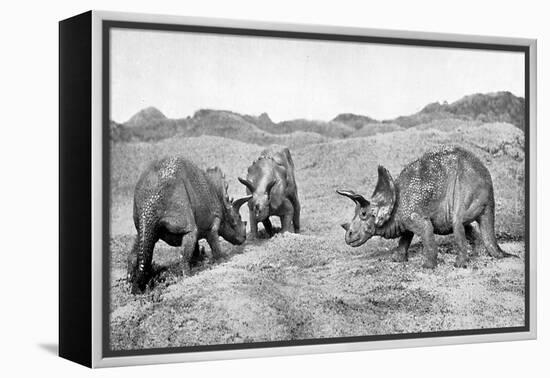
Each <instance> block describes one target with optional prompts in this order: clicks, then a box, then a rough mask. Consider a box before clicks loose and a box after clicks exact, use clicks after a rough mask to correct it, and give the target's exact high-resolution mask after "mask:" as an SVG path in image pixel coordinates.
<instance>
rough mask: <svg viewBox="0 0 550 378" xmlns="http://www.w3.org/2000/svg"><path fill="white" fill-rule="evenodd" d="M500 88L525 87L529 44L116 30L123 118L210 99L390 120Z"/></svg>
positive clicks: (177, 114) (117, 112) (323, 116)
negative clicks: (503, 48) (475, 46)
mask: <svg viewBox="0 0 550 378" xmlns="http://www.w3.org/2000/svg"><path fill="white" fill-rule="evenodd" d="M496 91H510V92H512V93H513V94H515V95H516V96H522V97H523V96H524V58H523V53H519V52H497V51H484V50H466V49H450V48H432V47H414V46H412V47H410V46H396V45H380V44H367V43H355V42H353V43H352V42H334V41H312V40H297V39H282V38H265V37H245V36H232V35H219V34H218V35H216V34H197V33H186V32H164V31H149V30H127V29H112V30H111V119H113V120H115V121H117V122H125V121H127V120H128V119H129V118H130V117H131V116H132V115H134V114H135V113H136V112H138V111H139V110H141V109H143V108H145V107H148V106H154V107H156V108H158V109H159V110H160V111H161V112H163V113H164V114H165V115H166V116H167V117H169V118H184V117H186V116H188V115H189V116H190V115H193V113H194V112H195V111H196V110H199V109H202V108H210V109H223V110H231V111H235V112H239V113H243V114H250V115H259V114H261V113H263V112H266V113H268V114H269V116H270V117H271V119H272V120H274V121H276V122H278V121H283V120H289V119H295V118H307V119H316V120H325V121H328V120H330V119H332V118H334V117H335V116H336V115H338V114H339V113H356V114H362V115H367V116H370V117H373V118H376V119H379V120H382V119H389V118H394V117H396V116H400V115H409V114H412V113H415V112H417V111H419V110H420V109H421V108H422V107H424V105H426V104H428V103H431V102H435V101H440V102H442V101H448V102H452V101H455V100H458V99H459V98H461V97H462V96H464V95H467V94H473V93H486V92H496Z"/></svg>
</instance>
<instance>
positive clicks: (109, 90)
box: [59, 11, 537, 367]
mask: <svg viewBox="0 0 550 378" xmlns="http://www.w3.org/2000/svg"><path fill="white" fill-rule="evenodd" d="M59 69H60V109H59V114H60V251H59V253H60V275H59V288H60V291H59V296H60V297H59V300H60V302H59V303H60V311H59V321H60V324H59V330H60V331H59V343H60V345H59V348H60V349H59V351H60V355H61V356H62V357H65V358H68V359H70V360H73V361H75V362H78V363H81V364H84V365H86V366H91V367H105V366H121V365H134V364H145V363H162V362H178V361H198V360H209V359H228V358H240V357H251V356H275V355H286V354H299V353H319V352H330V351H334V352H336V351H351V350H367V349H378V348H391V347H411V346H423V345H441V344H451V343H473V342H490V341H501V340H519V339H529V338H535V337H536V301H535V298H536V295H535V294H536V286H535V282H536V261H535V260H536V237H535V230H536V227H535V226H536V225H535V221H536V197H537V195H536V160H535V157H536V151H535V146H536V143H535V141H536V108H535V104H536V101H535V100H536V77H535V74H536V41H535V40H529V39H519V38H503V37H498V38H497V37H483V36H465V35H447V34H437V33H416V32H415V33H413V32H406V31H387V30H373V29H355V28H344V27H325V26H313V25H288V24H268V23H259V22H251V21H247V22H242V21H229V20H217V19H200V18H186V17H175V16H159V15H143V14H127V13H111V12H96V11H91V12H87V13H84V14H82V15H79V16H75V17H73V18H70V19H67V20H64V21H61V22H60V66H59Z"/></svg>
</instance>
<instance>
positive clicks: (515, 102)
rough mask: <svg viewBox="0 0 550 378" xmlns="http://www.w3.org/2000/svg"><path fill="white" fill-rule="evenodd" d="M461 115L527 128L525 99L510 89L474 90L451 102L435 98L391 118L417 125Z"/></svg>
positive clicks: (461, 116)
mask: <svg viewBox="0 0 550 378" xmlns="http://www.w3.org/2000/svg"><path fill="white" fill-rule="evenodd" d="M448 118H458V119H462V120H469V121H479V122H506V123H511V124H513V125H515V126H516V127H518V128H519V129H521V130H523V129H524V128H525V99H523V98H522V97H516V96H514V95H513V94H512V93H510V92H496V93H487V94H481V93H477V94H473V95H469V96H465V97H463V98H461V99H460V100H458V101H455V102H453V103H451V104H448V103H443V104H441V103H439V102H434V103H432V104H428V105H426V106H425V107H424V108H423V109H422V110H421V111H419V112H418V113H416V114H413V115H410V116H402V117H397V118H396V119H394V120H391V121H389V122H393V123H397V124H398V125H400V126H403V127H413V126H417V125H419V124H422V123H429V122H432V121H435V120H443V119H448Z"/></svg>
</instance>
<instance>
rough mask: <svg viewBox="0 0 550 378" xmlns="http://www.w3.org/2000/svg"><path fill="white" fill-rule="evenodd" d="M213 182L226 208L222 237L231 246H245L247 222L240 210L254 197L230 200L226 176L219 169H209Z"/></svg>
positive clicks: (220, 231) (208, 172)
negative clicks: (244, 220) (242, 217)
mask: <svg viewBox="0 0 550 378" xmlns="http://www.w3.org/2000/svg"><path fill="white" fill-rule="evenodd" d="M206 173H207V174H208V176H209V178H210V180H211V182H214V183H215V187H216V190H217V191H218V195H219V198H220V199H221V201H222V203H223V207H224V215H223V219H222V222H221V224H220V230H219V233H220V235H221V236H222V237H223V238H224V239H225V240H227V241H228V242H230V243H231V244H243V243H244V242H245V240H246V222H243V221H242V219H241V215H240V213H239V209H240V208H241V206H242V205H244V204H245V203H246V202H248V201H249V200H250V199H251V198H252V196H250V195H248V196H245V197H242V198H238V199H236V200H233V199H229V196H228V194H227V189H228V187H229V186H228V184H227V181H226V180H225V175H224V174H223V173H222V171H221V170H220V169H219V168H218V167H214V168H209V169H207V171H206Z"/></svg>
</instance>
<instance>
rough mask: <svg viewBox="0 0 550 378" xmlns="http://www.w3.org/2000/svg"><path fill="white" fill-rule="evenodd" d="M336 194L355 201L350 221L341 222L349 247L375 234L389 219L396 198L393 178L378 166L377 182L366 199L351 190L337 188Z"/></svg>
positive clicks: (357, 245)
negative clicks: (368, 198) (353, 213)
mask: <svg viewBox="0 0 550 378" xmlns="http://www.w3.org/2000/svg"><path fill="white" fill-rule="evenodd" d="M336 192H337V193H338V194H340V195H342V196H345V197H348V198H349V199H351V200H352V201H353V202H354V203H355V215H354V217H353V219H352V220H351V222H350V223H344V224H342V227H343V228H344V230H346V236H345V240H346V243H347V244H348V245H350V246H351V247H359V246H360V245H362V244H364V243H365V242H366V241H367V240H369V239H370V238H371V237H373V236H374V235H375V234H376V229H377V228H379V227H383V226H384V224H385V223H386V222H387V221H388V220H390V218H391V215H392V211H393V208H394V205H395V200H396V191H395V184H394V182H393V178H392V177H391V175H390V173H389V172H388V170H387V169H386V168H384V167H382V166H379V167H378V183H377V184H376V188H375V189H374V192H373V194H372V196H371V200H370V201H369V200H367V199H366V198H365V197H363V196H362V195H361V194H357V193H355V192H354V191H352V190H337V191H336Z"/></svg>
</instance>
